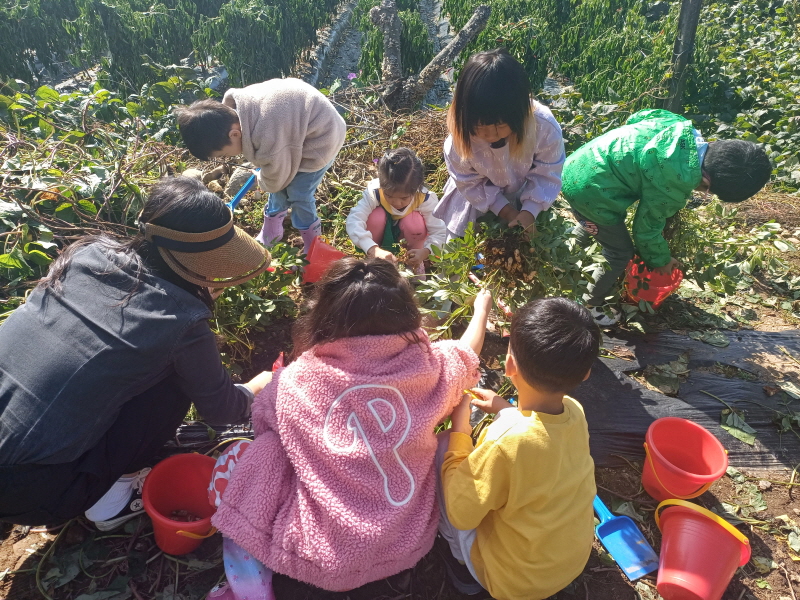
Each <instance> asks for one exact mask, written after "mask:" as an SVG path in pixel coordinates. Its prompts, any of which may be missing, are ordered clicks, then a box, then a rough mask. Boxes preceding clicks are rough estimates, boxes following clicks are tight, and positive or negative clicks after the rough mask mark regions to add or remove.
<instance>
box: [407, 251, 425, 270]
mask: <svg viewBox="0 0 800 600" xmlns="http://www.w3.org/2000/svg"><path fill="white" fill-rule="evenodd" d="M430 255H431V251H430V250H428V249H427V248H415V249H413V250H409V251H408V253H407V254H406V256H407V257H408V259H407V262H408V264H409V265H412V266H416V265H418V264H419V263H421V262H422V261H423V260H426V259H427V258H428V257H429V256H430Z"/></svg>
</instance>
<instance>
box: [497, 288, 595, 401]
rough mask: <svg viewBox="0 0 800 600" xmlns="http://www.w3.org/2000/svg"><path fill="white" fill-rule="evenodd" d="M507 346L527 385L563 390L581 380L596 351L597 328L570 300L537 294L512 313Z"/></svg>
mask: <svg viewBox="0 0 800 600" xmlns="http://www.w3.org/2000/svg"><path fill="white" fill-rule="evenodd" d="M510 347H511V353H512V354H513V355H514V361H515V362H516V364H517V367H518V368H519V372H520V375H522V378H523V379H524V380H525V382H526V383H527V384H528V385H530V386H531V387H534V388H536V389H537V390H542V391H545V392H553V393H555V392H560V393H567V392H569V391H571V390H572V389H573V388H575V387H577V386H578V384H580V382H581V381H583V379H584V377H586V373H588V372H589V369H591V368H592V363H593V362H594V360H595V358H597V356H598V354H599V353H600V328H599V327H598V326H597V323H595V321H594V319H593V318H592V316H591V315H590V314H589V311H588V310H586V309H585V308H584V307H582V306H580V305H579V304H576V303H575V302H573V301H572V300H567V299H566V298H539V299H538V300H533V301H532V302H528V304H526V305H525V306H523V307H522V308H521V309H519V310H518V311H517V313H516V314H515V315H514V318H513V319H512V321H511V342H510Z"/></svg>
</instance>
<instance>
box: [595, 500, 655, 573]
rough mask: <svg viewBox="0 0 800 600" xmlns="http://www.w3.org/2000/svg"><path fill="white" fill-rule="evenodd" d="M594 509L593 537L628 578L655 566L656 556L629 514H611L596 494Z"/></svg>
mask: <svg viewBox="0 0 800 600" xmlns="http://www.w3.org/2000/svg"><path fill="white" fill-rule="evenodd" d="M593 506H594V511H595V512H596V513H597V516H598V517H599V519H600V525H598V526H597V527H596V528H595V532H596V533H597V537H598V538H599V539H600V541H601V542H602V544H603V546H605V548H606V550H607V551H608V553H609V554H610V555H611V556H612V557H613V558H614V560H615V561H616V562H617V564H618V565H619V567H620V568H621V569H622V571H623V572H624V573H625V575H627V577H628V579H630V580H631V581H633V580H635V579H639V578H640V577H644V576H645V575H647V574H648V573H652V572H653V571H655V570H656V569H658V555H657V554H656V553H655V551H653V548H651V547H650V544H649V543H647V540H646V539H645V538H644V536H643V535H642V532H641V531H639V528H638V527H637V526H636V523H634V522H633V519H631V518H630V517H615V516H614V515H612V514H611V511H610V510H608V508H606V505H605V504H603V501H602V500H600V497H599V496H595V497H594V503H593Z"/></svg>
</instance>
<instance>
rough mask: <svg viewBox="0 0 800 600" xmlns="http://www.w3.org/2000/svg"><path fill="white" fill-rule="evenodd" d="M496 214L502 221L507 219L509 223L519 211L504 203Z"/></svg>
mask: <svg viewBox="0 0 800 600" xmlns="http://www.w3.org/2000/svg"><path fill="white" fill-rule="evenodd" d="M497 216H498V218H500V219H502V220H503V221H507V222H508V223H509V224H511V221H514V220H515V219H516V218H517V217H518V216H519V211H518V210H517V209H516V208H514V207H513V206H511V205H510V204H506V205H505V206H504V207H503V208H501V209H500V212H499V213H497Z"/></svg>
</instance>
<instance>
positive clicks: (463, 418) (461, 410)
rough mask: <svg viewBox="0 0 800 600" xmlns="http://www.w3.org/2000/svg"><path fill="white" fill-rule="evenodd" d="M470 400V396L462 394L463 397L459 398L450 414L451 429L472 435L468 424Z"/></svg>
mask: <svg viewBox="0 0 800 600" xmlns="http://www.w3.org/2000/svg"><path fill="white" fill-rule="evenodd" d="M470 400H471V398H470V397H469V396H468V395H467V394H464V397H463V398H461V402H459V403H458V406H456V407H455V408H454V409H453V414H451V415H450V423H451V424H452V431H455V432H456V433H466V434H467V435H472V427H470V424H469V414H470V412H471V411H472V409H471V408H470Z"/></svg>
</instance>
